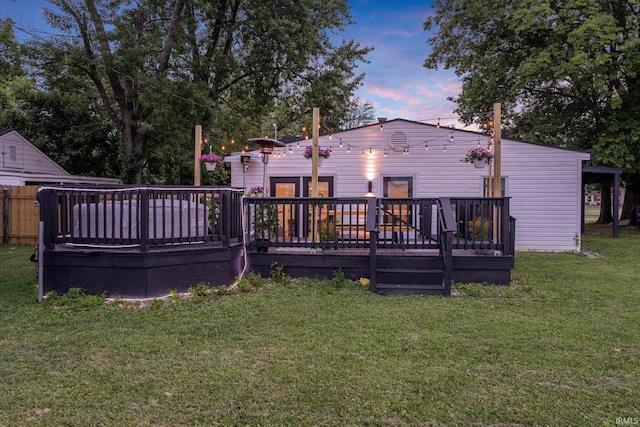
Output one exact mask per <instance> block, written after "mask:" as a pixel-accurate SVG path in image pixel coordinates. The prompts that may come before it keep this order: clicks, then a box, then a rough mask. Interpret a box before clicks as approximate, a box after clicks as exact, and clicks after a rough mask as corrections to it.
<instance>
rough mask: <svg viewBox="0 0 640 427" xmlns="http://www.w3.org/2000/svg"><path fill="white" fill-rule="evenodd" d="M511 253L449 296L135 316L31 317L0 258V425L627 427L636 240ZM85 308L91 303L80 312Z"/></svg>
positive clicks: (312, 283)
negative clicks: (493, 282) (481, 279)
mask: <svg viewBox="0 0 640 427" xmlns="http://www.w3.org/2000/svg"><path fill="white" fill-rule="evenodd" d="M605 233H607V231H606V230H604V229H603V228H597V227H593V228H590V229H589V233H588V234H586V235H584V236H583V245H584V247H585V248H586V249H588V250H589V251H590V252H592V253H595V254H598V255H599V257H598V258H589V257H586V256H584V255H581V254H574V253H554V254H551V253H518V254H517V257H516V267H515V270H514V272H513V275H512V277H513V284H512V286H509V287H497V286H489V285H480V284H457V285H456V287H455V288H456V289H455V290H456V292H457V294H458V296H457V297H455V298H441V297H380V296H377V295H373V294H370V293H369V292H367V291H366V288H363V287H362V286H361V285H360V284H359V283H358V282H349V281H345V280H342V279H341V277H340V275H339V274H338V275H337V277H336V278H334V280H333V281H317V280H311V279H302V280H291V279H290V278H288V277H287V276H286V274H285V272H286V266H285V268H284V269H279V270H275V271H274V279H276V281H273V280H263V281H261V280H258V279H257V278H256V277H254V276H249V277H248V278H247V279H246V280H245V281H243V284H242V289H243V290H244V292H237V293H234V294H232V295H214V294H212V293H211V291H210V290H207V289H203V288H199V289H194V290H193V292H192V293H193V295H194V297H193V298H190V299H186V300H185V299H181V298H179V297H177V296H175V295H174V296H173V297H172V298H169V299H168V300H167V301H159V302H151V303H148V304H146V306H145V307H142V306H139V305H136V304H131V303H126V302H124V301H116V302H114V303H111V304H105V303H103V302H101V301H99V297H82V296H81V295H80V296H78V295H75V296H74V298H72V299H66V297H65V298H62V300H63V301H66V302H67V304H56V305H44V304H38V303H37V301H36V300H37V289H36V286H35V279H34V274H33V266H32V265H31V263H30V262H29V260H28V258H29V255H30V254H31V251H32V249H31V248H30V247H14V246H7V245H5V246H0V266H1V267H0V268H1V269H2V273H1V274H0V376H1V378H2V381H1V382H0V425H7V426H9V425H11V426H20V425H29V426H58V425H60V426H63V425H64V426H76V425H78V426H80V425H82V426H85V425H106V426H111V425H114V426H121V425H139V426H146V425H157V426H169V425H171V426H197V425H207V426H211V425H213V426H215V425H224V426H228V425H296V426H318V425H325V426H344V425H372V426H387V425H388V426H391V425H393V426H403V425H411V426H414V425H446V426H451V425H453V426H455V425H460V426H467V425H481V426H483V425H498V426H500V425H510V426H511V425H526V426H530V425H581V426H582V425H594V426H600V425H616V424H617V422H619V421H620V420H619V419H618V418H623V419H626V420H628V419H629V417H630V418H632V419H634V418H636V419H637V418H639V417H640V407H639V406H638V402H640V388H639V384H640V363H639V362H638V360H640V328H639V327H638V325H640V311H639V310H638V307H640V286H639V285H640V264H639V263H638V261H637V260H638V248H639V247H640V234H639V233H638V232H637V231H634V230H630V229H625V230H623V231H622V232H621V235H620V238H619V239H612V238H611V237H609V235H608V234H605ZM96 300H98V301H97V302H96Z"/></svg>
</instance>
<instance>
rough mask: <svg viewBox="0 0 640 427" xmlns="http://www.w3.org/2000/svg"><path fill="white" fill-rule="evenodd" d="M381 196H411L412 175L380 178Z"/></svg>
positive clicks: (401, 197)
mask: <svg viewBox="0 0 640 427" xmlns="http://www.w3.org/2000/svg"><path fill="white" fill-rule="evenodd" d="M382 197H392V198H396V199H404V198H409V197H413V177H410V176H385V177H383V178H382Z"/></svg>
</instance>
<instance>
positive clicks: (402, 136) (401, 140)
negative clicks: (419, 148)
mask: <svg viewBox="0 0 640 427" xmlns="http://www.w3.org/2000/svg"><path fill="white" fill-rule="evenodd" d="M389 146H390V147H391V148H392V149H393V150H394V151H400V150H404V149H406V148H409V138H408V137H407V134H406V133H404V132H394V133H392V134H391V137H390V138H389Z"/></svg>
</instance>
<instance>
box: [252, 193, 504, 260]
mask: <svg viewBox="0 0 640 427" xmlns="http://www.w3.org/2000/svg"><path fill="white" fill-rule="evenodd" d="M374 200H375V204H373V205H372V206H373V207H374V208H375V213H374V215H375V217H374V218H375V221H376V223H375V230H376V231H377V236H376V245H377V247H378V248H383V249H393V248H398V249H438V248H440V247H441V245H442V241H441V233H442V231H443V229H442V227H443V223H442V220H441V216H442V214H443V211H442V209H443V208H444V206H443V205H448V206H449V208H448V211H449V210H450V212H451V216H452V217H451V219H452V220H453V224H450V223H449V224H447V228H446V230H447V231H449V232H453V236H452V241H451V248H452V249H473V250H477V251H486V252H491V253H492V254H493V253H494V251H500V253H501V254H504V255H510V254H512V253H513V238H514V237H513V236H514V231H515V224H514V223H513V222H512V221H511V217H510V216H509V199H508V198H451V199H449V198H442V199H394V198H382V199H374ZM369 201H370V199H368V198H293V199H291V198H275V197H256V198H245V212H246V218H247V231H248V238H247V241H248V242H249V244H250V245H252V246H255V247H257V248H259V249H266V248H268V247H309V248H369V247H370V243H371V242H370V237H371V236H370V230H369V229H367V216H368V214H369V210H370V209H371V208H370V207H369ZM454 228H455V231H454Z"/></svg>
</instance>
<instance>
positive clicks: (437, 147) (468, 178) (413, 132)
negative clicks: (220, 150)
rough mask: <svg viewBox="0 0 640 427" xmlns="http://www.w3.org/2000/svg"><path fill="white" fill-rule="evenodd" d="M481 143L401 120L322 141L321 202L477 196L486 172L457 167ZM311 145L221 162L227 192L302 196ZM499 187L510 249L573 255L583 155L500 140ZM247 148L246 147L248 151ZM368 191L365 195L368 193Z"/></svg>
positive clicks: (475, 137)
mask: <svg viewBox="0 0 640 427" xmlns="http://www.w3.org/2000/svg"><path fill="white" fill-rule="evenodd" d="M487 142H488V141H487V136H486V135H483V134H479V133H476V132H470V131H465V130H458V129H451V128H447V127H438V126H435V125H429V124H424V123H419V122H413V121H408V120H403V119H394V120H390V121H386V122H384V123H377V124H375V125H368V126H363V127H360V128H356V129H351V130H347V131H342V132H337V133H334V134H332V135H323V136H321V137H320V139H319V146H320V148H323V149H324V148H330V149H331V155H330V157H329V158H327V159H324V160H323V161H322V165H321V166H320V167H319V168H318V177H319V178H318V181H319V187H318V188H319V192H320V194H319V195H320V196H321V197H364V196H371V193H373V195H374V196H375V197H409V198H436V197H452V198H454V197H484V196H485V188H486V186H487V182H488V178H489V168H488V167H485V168H476V167H474V165H473V164H470V163H465V162H462V161H461V160H462V159H464V157H465V155H466V153H467V152H468V151H469V150H471V149H474V148H476V147H478V145H481V146H483V147H486V146H487ZM310 144H311V140H310V139H309V140H302V141H299V142H291V143H288V144H287V146H286V147H284V148H276V151H275V152H274V154H272V155H270V156H269V161H268V164H267V165H264V164H263V162H262V160H261V157H260V154H259V152H258V147H257V146H256V147H255V150H253V151H249V152H247V153H246V154H249V155H250V156H251V163H250V165H249V166H248V167H247V168H244V169H243V165H242V163H241V160H240V153H234V154H232V155H229V156H227V157H226V160H225V161H226V162H229V163H230V165H231V185H232V186H233V187H244V188H245V189H246V190H249V189H250V188H251V187H254V186H262V185H263V180H264V176H263V173H264V167H266V168H267V169H266V181H265V182H264V184H265V187H266V189H267V191H268V195H269V196H273V197H308V196H309V188H310V182H311V175H312V170H311V160H309V159H306V158H305V157H304V150H305V147H306V146H307V145H310ZM501 147H502V148H501V154H502V162H501V165H502V182H503V185H502V188H503V192H504V196H506V197H509V198H510V213H511V216H512V217H514V218H515V219H516V240H515V249H516V250H540V251H579V250H580V234H581V208H582V206H581V203H582V200H583V194H582V164H583V162H585V161H588V160H589V159H590V154H589V153H587V152H584V151H575V150H569V149H563V148H557V147H551V146H545V145H539V144H533V143H529V142H524V141H518V140H515V139H510V138H508V137H503V138H502V145H501ZM250 148H251V147H250ZM369 189H371V193H369Z"/></svg>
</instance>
